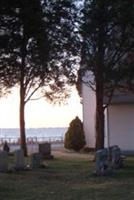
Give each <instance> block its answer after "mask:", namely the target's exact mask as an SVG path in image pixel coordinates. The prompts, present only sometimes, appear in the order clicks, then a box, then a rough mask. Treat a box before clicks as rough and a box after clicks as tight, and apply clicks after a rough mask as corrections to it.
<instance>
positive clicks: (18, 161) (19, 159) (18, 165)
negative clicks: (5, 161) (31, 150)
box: [15, 149, 25, 170]
mask: <svg viewBox="0 0 134 200" xmlns="http://www.w3.org/2000/svg"><path fill="white" fill-rule="evenodd" d="M24 168H25V161H24V153H23V150H22V149H18V150H16V151H15V169H17V170H21V169H24Z"/></svg>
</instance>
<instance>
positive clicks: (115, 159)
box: [110, 145, 124, 169]
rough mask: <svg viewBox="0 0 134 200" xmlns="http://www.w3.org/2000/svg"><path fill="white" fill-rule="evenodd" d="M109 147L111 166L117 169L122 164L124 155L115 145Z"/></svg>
mask: <svg viewBox="0 0 134 200" xmlns="http://www.w3.org/2000/svg"><path fill="white" fill-rule="evenodd" d="M110 148H111V150H110V151H111V162H112V167H113V168H114V169H118V168H121V167H123V165H124V157H123V156H122V154H121V149H120V148H119V147H118V146H117V145H115V146H112V147H110Z"/></svg>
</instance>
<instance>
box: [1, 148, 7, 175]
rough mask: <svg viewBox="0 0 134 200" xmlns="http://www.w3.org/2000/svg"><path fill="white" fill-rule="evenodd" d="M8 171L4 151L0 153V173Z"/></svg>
mask: <svg viewBox="0 0 134 200" xmlns="http://www.w3.org/2000/svg"><path fill="white" fill-rule="evenodd" d="M7 170H8V154H7V152H6V151H0V172H7Z"/></svg>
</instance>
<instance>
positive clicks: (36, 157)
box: [30, 153, 42, 168]
mask: <svg viewBox="0 0 134 200" xmlns="http://www.w3.org/2000/svg"><path fill="white" fill-rule="evenodd" d="M41 161H42V157H41V155H40V154H39V153H33V154H32V155H31V164H30V166H31V168H39V167H40V166H41Z"/></svg>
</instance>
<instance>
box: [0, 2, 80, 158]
mask: <svg viewBox="0 0 134 200" xmlns="http://www.w3.org/2000/svg"><path fill="white" fill-rule="evenodd" d="M70 4H71V5H73V2H72V3H71V2H70V1H66V3H65V4H64V5H65V6H64V8H63V1H60V0H56V1H52V2H50V1H41V0H40V1H39V0H29V1H28V0H19V1H17V0H13V1H12V2H11V1H10V0H2V1H1V2H0V11H1V12H0V23H1V27H0V33H1V34H0V39H1V41H4V42H1V43H2V46H1V55H0V66H1V69H0V71H1V73H5V74H7V77H8V78H7V80H8V81H10V82H11V83H12V84H13V85H15V84H17V85H19V88H20V137H21V148H22V149H23V150H24V153H25V155H27V149H26V136H25V105H26V103H27V102H28V101H29V100H31V99H32V98H33V95H34V94H35V92H37V91H38V90H40V91H41V92H42V96H44V97H46V98H47V99H49V100H53V101H57V100H58V101H59V100H63V99H64V98H66V97H67V96H68V85H67V84H73V83H74V82H75V79H76V69H77V59H76V47H75V46H72V44H71V41H72V40H73V38H74V37H75V35H74V34H72V33H71V31H70V27H71V29H73V25H71V24H73V22H74V21H73V18H72V12H74V6H75V5H73V6H72V8H70V7H71V6H70ZM69 35H70V40H69V41H68V40H67V38H68V36H69ZM75 41H76V40H75ZM3 67H4V68H3ZM68 77H69V79H68Z"/></svg>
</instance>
